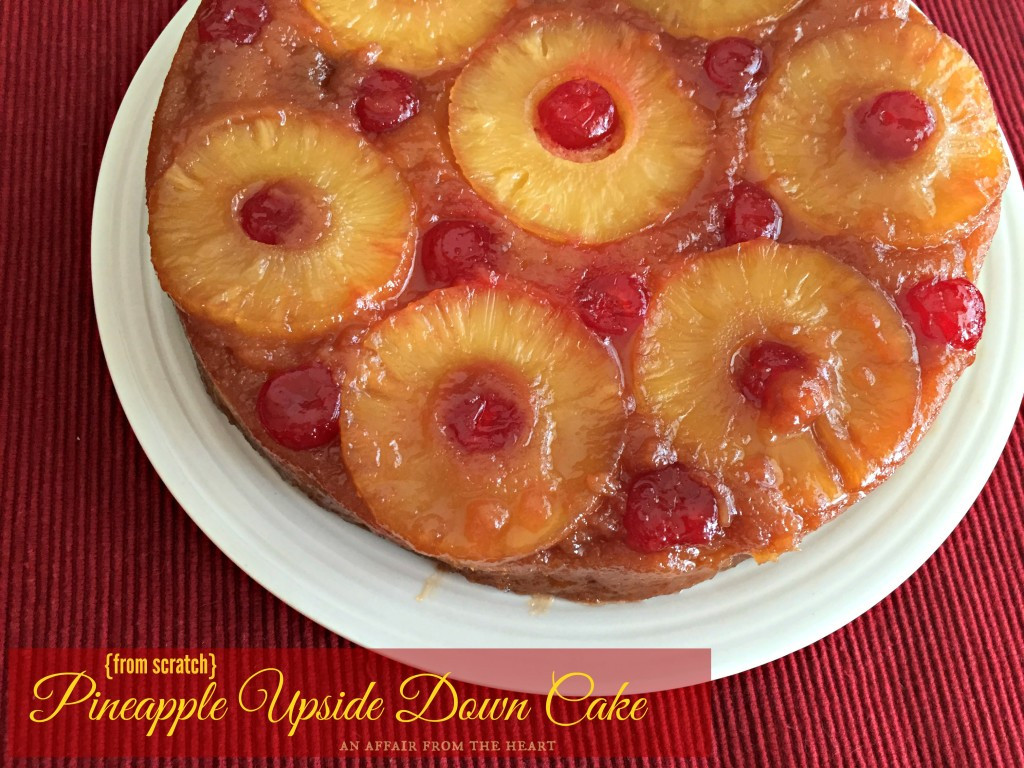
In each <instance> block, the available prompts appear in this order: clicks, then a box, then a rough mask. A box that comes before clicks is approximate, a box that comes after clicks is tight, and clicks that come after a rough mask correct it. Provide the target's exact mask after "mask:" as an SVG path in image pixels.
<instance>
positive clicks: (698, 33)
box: [630, 0, 806, 40]
mask: <svg viewBox="0 0 1024 768" xmlns="http://www.w3.org/2000/svg"><path fill="white" fill-rule="evenodd" d="M804 2H806V0H630V3H631V4H632V5H633V7H635V8H639V9H640V10H641V11H646V12H647V13H649V14H651V16H653V17H654V18H656V19H657V20H658V21H659V22H660V23H661V25H662V26H663V27H665V29H667V30H668V31H669V32H670V33H672V34H673V35H675V36H676V37H706V38H708V39H709V40H715V39H717V38H720V37H728V36H729V35H738V34H740V33H742V32H745V31H747V30H749V29H750V28H751V27H758V26H761V25H762V24H771V23H774V22H776V21H779V20H780V19H783V18H785V17H786V16H788V15H789V14H791V13H792V12H793V11H795V10H796V9H797V8H798V7H799V6H801V5H803V4H804Z"/></svg>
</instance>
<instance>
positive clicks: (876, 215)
mask: <svg viewBox="0 0 1024 768" xmlns="http://www.w3.org/2000/svg"><path fill="white" fill-rule="evenodd" d="M893 94H899V95H903V96H904V97H905V98H909V99H910V100H912V101H913V100H918V105H919V107H920V108H921V109H923V110H926V112H927V113H929V114H926V115H925V116H924V121H926V124H924V123H923V124H922V131H921V134H920V136H919V137H918V141H916V142H914V143H913V144H910V145H908V147H907V150H906V152H904V153H903V155H904V156H902V157H880V156H878V155H877V154H873V153H872V152H871V151H868V149H869V148H870V145H867V144H865V143H864V141H863V138H862V134H861V133H860V132H859V131H860V130H861V129H862V128H863V127H865V125H866V124H865V122H864V116H865V115H866V114H867V115H870V114H872V112H873V111H874V112H876V114H875V117H876V118H877V119H878V121H879V123H878V124H877V125H876V126H875V127H876V128H878V127H884V124H883V123H881V121H889V122H888V123H887V125H889V126H890V127H891V126H894V125H896V123H897V120H896V119H895V117H896V116H895V113H890V114H885V113H884V112H877V110H873V108H872V106H871V105H873V104H876V105H877V104H884V99H885V98H891V97H892V96H893ZM755 109H756V112H755V115H754V119H753V128H752V137H751V158H752V162H753V164H754V168H755V172H756V173H759V174H760V175H762V176H764V177H765V178H766V183H767V186H768V188H769V189H770V190H771V192H772V194H773V195H774V196H775V198H776V199H777V200H778V201H779V202H780V203H781V204H782V205H783V207H784V208H785V209H786V211H787V213H789V214H791V215H792V216H793V217H795V218H798V219H799V220H801V221H803V222H805V223H806V224H808V225H810V226H812V227H814V228H815V229H817V230H818V231H820V232H823V233H826V234H839V233H845V232H850V233H853V234H858V235H861V236H865V237H869V238H876V239H878V240H881V241H882V242H885V243H889V244H892V245H896V246H900V247H916V246H922V245H928V244H931V243H933V242H936V241H939V240H942V239H944V238H948V237H956V236H960V235H963V234H965V233H966V232H968V231H970V230H971V229H972V228H973V227H975V226H976V225H977V223H978V222H979V221H980V218H981V216H982V215H983V214H984V212H985V210H986V209H987V208H988V207H989V206H990V205H991V204H992V202H993V201H994V200H996V199H997V198H998V197H999V195H1000V194H1001V193H1002V191H1003V189H1004V188H1005V186H1006V182H1007V179H1008V172H1009V169H1008V165H1007V160H1006V157H1005V155H1004V153H1003V148H1002V142H1001V140H1000V135H999V129H998V125H997V123H996V116H995V112H994V111H993V107H992V101H991V97H990V96H989V92H988V89H987V88H986V86H985V81H984V78H983V76H982V74H981V72H980V71H979V70H978V68H977V67H976V66H975V64H974V62H973V61H971V58H970V57H969V56H968V55H967V53H966V52H964V50H963V49H962V48H960V46H959V45H957V44H956V42H954V41H953V40H952V39H950V38H949V37H946V36H945V35H943V34H942V33H941V32H939V31H938V30H937V29H935V27H933V26H931V25H930V24H927V23H925V22H924V21H914V22H910V23H904V22H900V21H897V20H887V21H879V22H873V23H871V24H867V25H864V26H860V27H852V28H847V29H841V30H838V31H835V32H832V33H829V34H827V35H825V36H823V37H820V38H816V39H814V40H811V41H810V42H808V43H806V44H804V45H803V46H801V47H799V48H797V49H796V50H795V51H794V53H793V54H792V55H791V56H790V57H789V58H788V59H787V60H784V61H781V62H779V63H778V64H777V65H776V66H775V68H774V71H773V74H772V75H771V77H770V78H769V80H768V81H767V83H766V84H765V87H764V90H763V92H762V95H761V98H760V99H759V101H758V103H757V106H756V108H755ZM865 110H868V111H867V112H866V111H865ZM867 127H869V128H870V127H871V126H870V125H867Z"/></svg>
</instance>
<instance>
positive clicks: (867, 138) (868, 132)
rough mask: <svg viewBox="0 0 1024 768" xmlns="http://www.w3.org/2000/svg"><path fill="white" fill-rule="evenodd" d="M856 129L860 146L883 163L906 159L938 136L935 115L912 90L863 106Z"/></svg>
mask: <svg viewBox="0 0 1024 768" xmlns="http://www.w3.org/2000/svg"><path fill="white" fill-rule="evenodd" d="M854 130H855V132H856V135H857V140H858V141H859V142H860V145H861V146H862V147H863V148H864V149H866V150H867V151H868V153H870V154H871V155H873V156H874V157H876V158H878V159H879V160H905V159H907V158H908V157H911V156H913V155H914V154H915V153H916V152H917V151H918V150H919V149H921V147H922V146H923V145H924V143H925V142H926V141H928V139H929V138H930V137H931V135H932V134H933V133H935V113H934V112H933V111H932V108H931V107H930V106H929V105H928V104H927V103H926V102H925V101H924V100H923V99H921V97H919V96H918V95H917V94H915V93H912V92H911V91H889V92H887V93H883V94H880V95H878V96H876V97H875V98H874V99H873V100H872V101H870V102H868V103H867V104H863V105H861V107H860V108H859V109H858V110H857V113H856V115H855V119H854Z"/></svg>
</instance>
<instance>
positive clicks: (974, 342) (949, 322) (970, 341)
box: [907, 277, 985, 351]
mask: <svg viewBox="0 0 1024 768" xmlns="http://www.w3.org/2000/svg"><path fill="white" fill-rule="evenodd" d="M907 304H909V305H910V310H911V314H912V317H911V320H912V321H913V323H914V326H915V327H916V328H917V332H918V333H919V334H920V335H922V336H924V337H925V338H929V339H933V340H935V341H941V342H944V343H946V344H948V345H949V346H951V347H954V348H956V349H963V350H967V351H970V350H972V349H974V348H975V347H977V346H978V342H979V341H981V335H982V332H983V331H984V330H985V299H984V297H982V295H981V291H979V290H978V289H977V287H975V285H974V284H973V283H971V282H969V281H968V280H964V279H963V278H960V277H958V278H954V279H952V280H925V281H923V282H921V283H918V284H917V285H915V286H914V287H913V288H911V289H910V292H909V293H908V294H907Z"/></svg>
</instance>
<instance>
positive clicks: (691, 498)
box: [622, 464, 722, 554]
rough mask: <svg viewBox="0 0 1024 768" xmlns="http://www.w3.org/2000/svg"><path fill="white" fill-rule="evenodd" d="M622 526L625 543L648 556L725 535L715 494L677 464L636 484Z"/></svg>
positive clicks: (628, 501)
mask: <svg viewBox="0 0 1024 768" xmlns="http://www.w3.org/2000/svg"><path fill="white" fill-rule="evenodd" d="M622 524H623V527H624V528H625V530H626V544H627V545H628V546H629V547H630V548H631V549H634V550H636V551H637V552H643V553H645V554H649V553H652V552H660V551H662V550H664V549H668V548H669V547H674V546H678V545H684V546H700V545H702V544H708V543H709V542H711V541H712V540H713V539H714V538H716V537H717V536H719V535H720V534H721V533H722V529H721V526H720V525H719V522H718V500H717V499H716V498H715V494H714V493H713V492H712V491H711V489H710V488H708V487H707V486H706V485H705V484H704V483H702V482H700V481H699V480H698V479H697V478H695V477H694V476H693V475H692V474H690V473H689V472H688V471H687V470H686V469H684V468H683V467H681V466H679V465H678V464H673V465H672V466H668V467H664V468H662V469H657V470H655V471H653V472H647V473H646V474H643V475H640V476H639V477H638V478H637V479H636V480H634V481H633V484H632V486H631V487H630V489H629V496H628V497H627V498H626V512H625V514H624V515H623V518H622Z"/></svg>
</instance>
